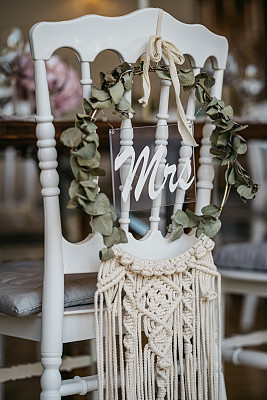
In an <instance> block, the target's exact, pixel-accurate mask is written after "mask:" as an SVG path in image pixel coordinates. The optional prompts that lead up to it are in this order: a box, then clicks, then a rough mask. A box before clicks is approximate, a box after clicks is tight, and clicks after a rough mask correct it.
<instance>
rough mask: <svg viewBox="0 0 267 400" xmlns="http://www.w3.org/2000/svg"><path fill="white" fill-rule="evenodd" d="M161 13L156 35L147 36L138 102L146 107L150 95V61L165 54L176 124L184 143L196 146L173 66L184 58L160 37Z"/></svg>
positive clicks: (156, 59)
mask: <svg viewBox="0 0 267 400" xmlns="http://www.w3.org/2000/svg"><path fill="white" fill-rule="evenodd" d="M162 14H163V11H162V10H159V17H158V23H157V33H156V35H152V36H150V37H149V41H148V46H147V52H146V58H145V62H144V68H143V89H144V96H143V97H142V98H141V99H139V103H142V104H143V106H144V107H146V106H147V103H148V99H149V96H150V80H149V75H148V71H149V65H150V61H154V62H156V63H157V62H159V61H160V60H161V59H162V57H163V56H166V58H167V60H168V63H169V69H170V76H171V80H172V83H173V87H174V91H175V99H176V107H177V124H178V129H179V132H180V134H181V136H182V139H183V141H184V143H185V144H188V145H190V146H197V143H196V141H195V139H194V138H193V136H192V135H191V132H190V129H189V126H188V122H187V119H186V116H185V113H184V109H183V106H182V103H181V100H180V82H179V79H178V76H177V70H176V67H175V64H179V65H181V64H183V63H184V61H185V58H184V55H183V54H182V52H181V51H180V50H179V49H178V48H177V47H176V46H175V45H174V44H173V43H171V42H168V41H167V40H163V39H162V38H161V36H160V31H161V22H162Z"/></svg>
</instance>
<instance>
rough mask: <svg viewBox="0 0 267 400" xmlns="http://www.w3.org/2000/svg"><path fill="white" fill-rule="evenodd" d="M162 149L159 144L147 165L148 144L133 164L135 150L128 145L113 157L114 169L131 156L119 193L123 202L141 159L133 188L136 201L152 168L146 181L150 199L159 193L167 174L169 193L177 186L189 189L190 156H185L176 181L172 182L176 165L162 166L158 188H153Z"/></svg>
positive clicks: (191, 181) (162, 152) (190, 182)
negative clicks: (140, 166)
mask: <svg viewBox="0 0 267 400" xmlns="http://www.w3.org/2000/svg"><path fill="white" fill-rule="evenodd" d="M164 150H165V147H164V146H163V145H160V146H159V148H158V149H157V151H156V152H155V154H154V156H153V157H152V159H151V161H150V163H149V165H147V164H148V159H149V154H150V149H149V147H148V146H146V147H144V149H143V150H142V152H141V153H140V155H139V157H138V159H137V161H136V164H135V165H134V162H135V151H134V149H133V147H128V148H127V149H125V150H124V151H123V152H122V153H119V154H118V155H117V157H116V158H115V165H114V169H115V171H117V170H118V169H120V167H121V166H122V165H123V164H124V163H125V161H126V160H127V159H128V158H131V163H130V166H129V171H128V175H127V178H126V181H125V183H124V187H123V190H122V193H121V196H122V199H123V201H124V202H125V201H126V200H127V197H128V195H129V193H130V190H131V186H132V182H133V180H134V177H135V174H136V172H137V169H138V167H139V164H140V163H141V161H142V160H143V165H142V169H141V172H140V175H139V177H138V180H137V184H136V187H135V190H134V197H135V200H136V201H138V200H139V198H140V195H141V192H142V190H143V188H144V185H145V182H146V180H147V178H148V175H149V174H150V172H151V170H152V172H151V176H150V179H149V183H148V195H149V197H150V198H151V199H152V200H154V199H155V198H156V197H157V196H158V195H159V193H160V192H161V191H162V189H163V188H164V185H165V183H166V181H167V178H168V176H169V175H170V179H169V190H170V192H171V193H173V192H174V191H175V189H176V188H177V187H178V186H179V187H180V188H181V189H183V190H187V189H189V187H190V186H191V185H192V183H193V181H194V179H195V177H194V176H193V177H192V178H191V180H190V181H189V182H188V180H189V178H190V176H191V171H192V169H191V161H190V158H188V157H187V158H186V159H185V163H184V166H183V168H182V171H181V173H180V175H179V177H178V179H177V181H176V182H174V177H175V175H176V174H177V167H176V165H174V164H172V165H169V164H168V163H167V164H166V165H165V166H164V170H163V182H162V184H161V185H160V187H159V188H158V190H155V179H156V175H157V172H158V167H159V164H160V160H161V159H162V157H163V154H164Z"/></svg>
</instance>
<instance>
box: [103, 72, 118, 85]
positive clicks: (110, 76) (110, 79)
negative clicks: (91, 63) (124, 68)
mask: <svg viewBox="0 0 267 400" xmlns="http://www.w3.org/2000/svg"><path fill="white" fill-rule="evenodd" d="M104 79H105V81H106V82H107V83H109V84H112V85H113V84H114V83H115V82H116V81H117V79H116V78H115V76H114V75H113V74H112V73H111V72H108V73H107V74H105V77H104Z"/></svg>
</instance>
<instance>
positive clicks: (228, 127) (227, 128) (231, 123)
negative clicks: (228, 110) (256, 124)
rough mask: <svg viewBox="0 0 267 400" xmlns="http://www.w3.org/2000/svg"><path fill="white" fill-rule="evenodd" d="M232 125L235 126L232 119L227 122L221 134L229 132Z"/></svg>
mask: <svg viewBox="0 0 267 400" xmlns="http://www.w3.org/2000/svg"><path fill="white" fill-rule="evenodd" d="M234 124H235V121H234V120H233V119H230V120H229V121H228V122H227V126H226V128H224V129H222V130H221V132H222V133H223V132H227V131H230V130H231V129H232V128H233V126H234Z"/></svg>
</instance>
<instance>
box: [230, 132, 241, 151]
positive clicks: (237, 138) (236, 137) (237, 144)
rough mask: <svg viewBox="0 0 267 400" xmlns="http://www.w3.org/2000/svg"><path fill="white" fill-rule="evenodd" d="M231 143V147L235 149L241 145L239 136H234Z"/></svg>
mask: <svg viewBox="0 0 267 400" xmlns="http://www.w3.org/2000/svg"><path fill="white" fill-rule="evenodd" d="M232 143H233V146H234V147H235V148H237V147H238V146H239V145H240V143H241V140H240V136H239V135H235V136H234V137H233V141H232Z"/></svg>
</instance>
